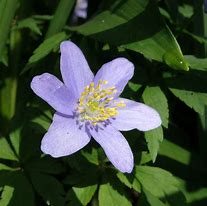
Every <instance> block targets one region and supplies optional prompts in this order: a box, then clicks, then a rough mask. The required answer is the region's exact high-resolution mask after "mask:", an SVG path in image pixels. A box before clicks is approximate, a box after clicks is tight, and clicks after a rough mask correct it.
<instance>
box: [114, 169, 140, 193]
mask: <svg viewBox="0 0 207 206" xmlns="http://www.w3.org/2000/svg"><path fill="white" fill-rule="evenodd" d="M117 177H118V178H119V180H120V181H121V182H122V183H123V184H125V185H126V186H127V187H129V188H130V189H132V188H133V189H134V190H135V191H137V192H141V185H140V183H139V181H137V179H136V178H135V177H134V176H132V175H126V174H123V173H121V172H119V173H117Z"/></svg>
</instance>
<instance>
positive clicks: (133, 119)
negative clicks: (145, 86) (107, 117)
mask: <svg viewBox="0 0 207 206" xmlns="http://www.w3.org/2000/svg"><path fill="white" fill-rule="evenodd" d="M120 100H122V101H124V103H125V104H126V107H123V108H120V109H119V111H118V115H117V116H116V117H115V119H114V120H113V119H112V120H111V123H112V126H113V127H115V128H116V129H118V130H121V131H128V130H132V129H138V130H140V131H148V130H151V129H154V128H156V127H159V126H160V125H161V123H162V122H161V118H160V115H159V114H158V112H157V111H156V110H154V109H153V108H151V107H149V106H147V105H145V104H142V103H138V102H135V101H132V100H128V99H124V98H119V99H118V101H120Z"/></svg>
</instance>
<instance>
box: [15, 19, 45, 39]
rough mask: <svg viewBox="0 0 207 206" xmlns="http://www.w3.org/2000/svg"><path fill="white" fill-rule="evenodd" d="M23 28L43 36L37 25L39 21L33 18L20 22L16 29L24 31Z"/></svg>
mask: <svg viewBox="0 0 207 206" xmlns="http://www.w3.org/2000/svg"><path fill="white" fill-rule="evenodd" d="M22 28H28V29H30V30H31V31H32V32H34V33H36V34H38V35H42V32H41V31H40V29H39V27H38V25H37V21H35V20H34V19H33V18H27V19H23V20H21V21H19V22H18V24H17V26H16V27H14V29H22Z"/></svg>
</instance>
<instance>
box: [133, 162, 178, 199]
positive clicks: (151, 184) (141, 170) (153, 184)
mask: <svg viewBox="0 0 207 206" xmlns="http://www.w3.org/2000/svg"><path fill="white" fill-rule="evenodd" d="M135 176H136V177H137V179H138V180H139V182H140V183H141V185H142V186H143V187H144V188H145V189H146V190H148V191H150V192H151V193H152V194H153V195H154V196H156V197H165V195H166V194H167V195H172V194H174V193H176V192H177V190H178V185H179V183H178V181H177V180H176V178H175V177H173V175H172V174H171V173H170V172H168V171H166V170H163V169H161V168H158V167H150V166H136V174H135Z"/></svg>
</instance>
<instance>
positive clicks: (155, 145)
mask: <svg viewBox="0 0 207 206" xmlns="http://www.w3.org/2000/svg"><path fill="white" fill-rule="evenodd" d="M144 137H145V139H146V142H147V147H148V149H149V152H150V156H151V158H152V161H153V162H155V160H156V157H157V154H158V151H159V146H160V142H162V141H163V130H162V127H158V128H156V129H153V130H150V131H147V132H145V133H144Z"/></svg>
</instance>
